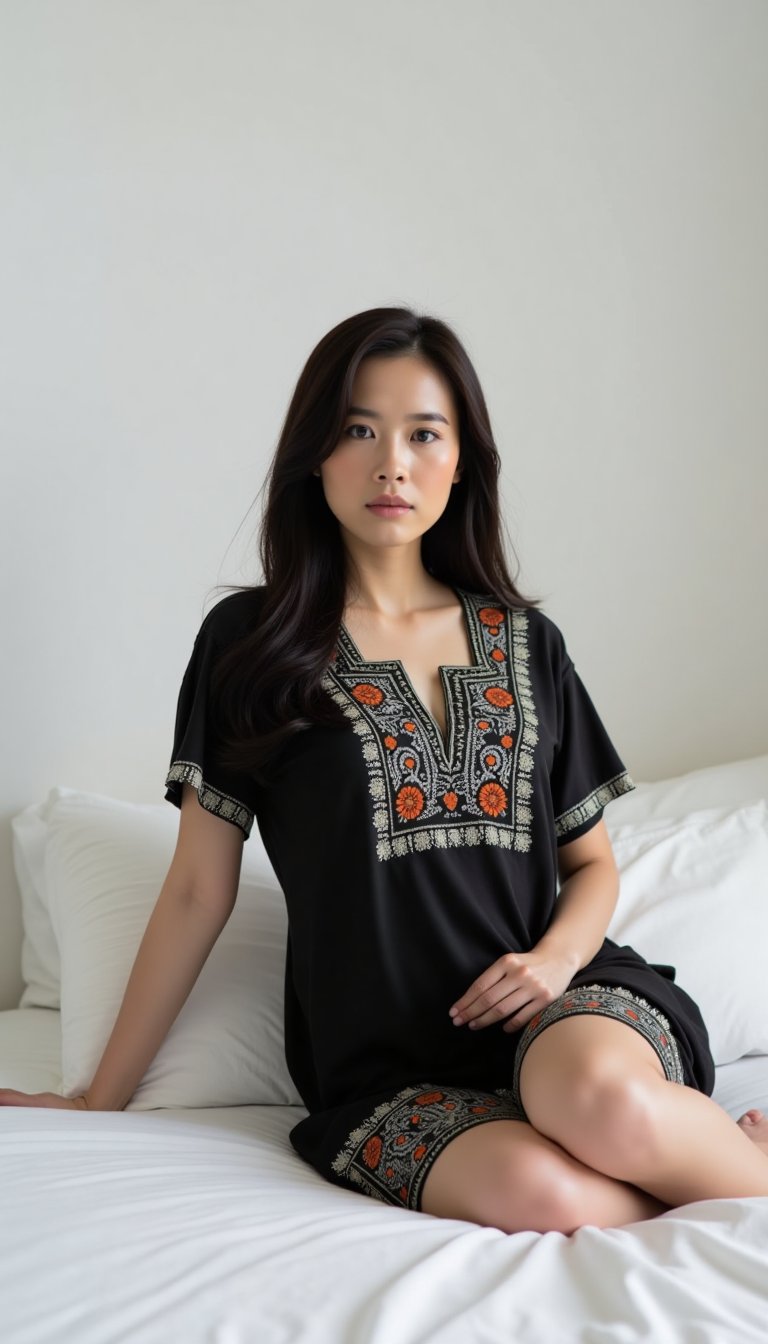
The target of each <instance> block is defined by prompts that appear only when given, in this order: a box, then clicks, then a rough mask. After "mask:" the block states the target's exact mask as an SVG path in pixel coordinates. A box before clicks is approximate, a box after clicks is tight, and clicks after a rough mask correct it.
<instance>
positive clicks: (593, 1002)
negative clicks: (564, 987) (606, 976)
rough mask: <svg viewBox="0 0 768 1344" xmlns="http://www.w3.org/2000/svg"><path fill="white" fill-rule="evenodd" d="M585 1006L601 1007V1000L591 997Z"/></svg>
mask: <svg viewBox="0 0 768 1344" xmlns="http://www.w3.org/2000/svg"><path fill="white" fill-rule="evenodd" d="M584 1007H585V1008H599V1007H600V1004H599V1002H598V1000H597V999H589V1001H588V1002H587V1003H585V1004H584Z"/></svg>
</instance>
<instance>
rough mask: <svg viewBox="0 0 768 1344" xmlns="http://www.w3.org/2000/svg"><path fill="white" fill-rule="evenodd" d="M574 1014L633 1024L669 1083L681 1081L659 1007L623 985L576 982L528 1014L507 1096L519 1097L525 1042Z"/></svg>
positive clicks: (678, 1060) (674, 1043)
mask: <svg viewBox="0 0 768 1344" xmlns="http://www.w3.org/2000/svg"><path fill="white" fill-rule="evenodd" d="M578 1013H597V1014H598V1015H599V1016H602V1017H613V1018H617V1019H618V1020H619V1021H621V1022H626V1023H627V1025H628V1026H631V1027H634V1028H635V1030H636V1031H639V1032H640V1034H641V1035H642V1036H644V1037H645V1039H646V1040H647V1041H648V1043H649V1044H650V1045H652V1046H653V1048H654V1050H655V1051H656V1053H657V1055H658V1056H659V1059H660V1060H661V1063H662V1065H663V1068H664V1072H665V1074H666V1076H667V1078H668V1079H669V1080H670V1082H673V1083H684V1082H685V1074H684V1071H683V1062H682V1059H681V1058H680V1050H679V1047H678V1044H677V1041H676V1040H675V1038H674V1035H673V1034H672V1028H671V1027H670V1025H669V1021H668V1019H667V1018H666V1017H665V1016H664V1014H663V1013H662V1012H661V1010H660V1009H659V1008H656V1007H655V1006H654V1005H653V1004H651V1003H649V1002H648V1000H647V999H644V998H642V997H641V996H640V995H639V994H635V993H634V991H633V990H631V989H626V988H625V987H624V986H623V985H579V986H578V988H576V989H567V990H566V991H565V992H564V993H563V994H561V995H560V996H559V998H557V999H553V1000H552V1002H551V1003H550V1004H548V1005H547V1007H546V1008H543V1009H542V1010H541V1012H539V1013H537V1014H536V1016H535V1017H532V1018H531V1020H530V1022H528V1023H527V1024H526V1026H525V1028H524V1029H523V1033H522V1036H521V1037H520V1041H519V1044H518V1048H517V1053H516V1055H515V1068H514V1072H513V1075H512V1092H511V1095H512V1096H514V1098H515V1099H516V1100H518V1101H520V1104H521V1105H522V1101H521V1100H520V1068H521V1065H522V1062H523V1057H524V1055H525V1052H526V1050H527V1049H528V1047H529V1045H530V1044H531V1042H532V1041H533V1040H535V1038H536V1037H537V1036H538V1035H539V1034H540V1033H541V1032H542V1031H543V1030H544V1028H545V1027H548V1026H550V1025H551V1024H552V1023H553V1022H559V1021H561V1019H562V1018H565V1017H573V1016H575V1015H576V1014H578Z"/></svg>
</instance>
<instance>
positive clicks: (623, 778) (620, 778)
mask: <svg viewBox="0 0 768 1344" xmlns="http://www.w3.org/2000/svg"><path fill="white" fill-rule="evenodd" d="M634 787H635V784H634V781H633V780H632V779H631V778H630V776H629V774H628V772H627V771H626V770H623V771H622V773H621V774H620V775H614V777H613V779H609V780H606V782H605V783H604V784H601V785H600V786H599V788H597V789H593V790H592V793H590V794H588V795H587V797H586V798H582V800H581V802H580V803H575V804H574V806H573V807H569V808H568V811H567V812H561V813H560V816H559V817H555V833H556V835H558V836H562V835H567V834H568V833H569V831H573V830H575V828H576V827H577V826H581V825H582V823H583V822H585V821H589V818H590V817H593V816H594V815H595V813H596V812H599V811H600V808H601V807H605V805H606V803H610V801H611V799H612V798H619V797H620V796H621V794H622V793H629V792H630V790H631V789H634Z"/></svg>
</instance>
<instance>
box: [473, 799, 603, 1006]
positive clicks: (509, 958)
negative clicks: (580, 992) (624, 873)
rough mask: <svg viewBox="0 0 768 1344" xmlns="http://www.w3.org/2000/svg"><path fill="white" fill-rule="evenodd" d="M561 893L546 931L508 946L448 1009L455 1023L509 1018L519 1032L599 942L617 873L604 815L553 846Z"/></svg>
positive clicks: (554, 994)
mask: <svg viewBox="0 0 768 1344" xmlns="http://www.w3.org/2000/svg"><path fill="white" fill-rule="evenodd" d="M557 859H558V863H557V866H558V875H559V877H560V894H559V896H558V899H557V902H556V905H555V911H554V914H553V916H552V918H551V920H550V922H549V926H548V928H547V931H546V933H545V934H544V936H543V937H542V938H540V939H539V941H538V943H536V945H535V946H534V947H532V948H531V950H530V952H506V953H504V955H503V956H501V957H499V958H498V959H497V960H496V961H495V962H494V963H493V965H492V966H489V967H488V969H487V970H485V971H484V972H483V973H482V975H479V976H478V977H477V979H476V980H474V981H473V983H472V984H471V985H470V987H469V989H468V990H467V991H466V993H465V994H463V995H462V996H461V998H460V999H458V1000H457V1001H456V1003H454V1004H453V1006H452V1007H451V1008H450V1009H449V1012H450V1015H451V1017H452V1019H453V1023H454V1026H457V1027H459V1026H464V1025H465V1024H466V1025H467V1026H468V1027H469V1028H470V1029H471V1030H475V1029H477V1028H478V1027H479V1028H483V1027H489V1026H492V1025H493V1024H494V1023H496V1022H498V1021H500V1020H502V1019H503V1018H507V1019H508V1021H507V1022H505V1024H504V1026H503V1028H502V1030H503V1031H506V1032H509V1031H519V1030H520V1028H521V1027H523V1026H525V1024H526V1023H527V1022H530V1021H531V1020H532V1018H533V1017H534V1016H535V1015H536V1013H537V1012H539V1011H540V1010H541V1009H542V1008H545V1007H546V1006H547V1004H548V1003H551V1002H552V1000H553V999H556V998H557V997H558V996H559V995H560V994H562V993H563V991H564V990H565V989H567V988H568V985H569V984H570V982H571V980H572V979H573V977H574V975H575V974H576V972H577V971H578V970H580V969H581V967H582V966H586V964H587V962H588V961H591V960H592V957H593V956H594V955H595V953H596V952H597V951H599V949H600V948H601V947H602V945H603V939H604V937H605V931H606V929H607V928H608V925H609V923H610V920H611V915H612V914H613V912H614V910H615V908H616V902H617V900H618V896H619V872H618V868H617V867H616V860H615V859H614V856H613V850H612V848H611V842H610V839H609V836H608V831H607V829H606V825H605V822H604V821H603V819H602V817H601V819H600V821H598V822H597V823H596V824H595V825H594V826H593V827H592V828H591V830H589V831H587V833H586V834H585V835H581V836H579V837H578V839H576V840H570V841H569V842H568V843H567V844H565V845H561V846H560V848H559V849H558V855H557Z"/></svg>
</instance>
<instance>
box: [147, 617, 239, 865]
mask: <svg viewBox="0 0 768 1344" xmlns="http://www.w3.org/2000/svg"><path fill="white" fill-rule="evenodd" d="M214 610H215V609H214ZM210 625H211V622H210V613H209V617H208V618H206V620H204V621H203V624H202V626H201V628H200V631H199V633H198V635H197V638H196V639H195V643H194V647H193V649H192V656H191V657H190V660H189V663H188V664H187V668H186V671H185V673H184V677H183V679H182V683H181V690H180V691H179V699H178V705H177V709H176V727H175V730H174V737H173V750H172V752H171V764H170V768H169V770H168V774H167V775H166V779H165V784H166V793H165V797H166V799H167V800H168V802H171V803H173V804H174V805H175V806H176V807H179V808H180V807H181V799H182V785H183V784H191V785H192V787H193V788H194V789H195V790H196V792H197V796H198V799H199V801H200V804H201V806H202V807H204V808H205V809H206V811H208V812H213V814H214V815H215V816H217V817H223V818H224V819H225V820H226V821H231V822H232V823H233V824H234V825H235V826H239V827H240V829H241V830H242V831H243V833H244V836H245V839H246V840H247V839H248V837H249V835H250V833H251V829H252V827H253V821H254V808H253V801H252V787H251V786H250V783H249V780H248V778H247V776H244V775H243V774H241V773H238V772H233V771H228V770H225V769H223V768H222V767H221V766H219V765H217V764H215V761H214V753H213V747H214V741H213V733H212V728H211V723H212V716H211V714H210V705H209V682H210V677H211V671H212V668H213V665H214V663H215V660H216V657H217V654H218V646H217V644H216V641H215V639H214V637H213V635H212V633H211V629H210Z"/></svg>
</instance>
